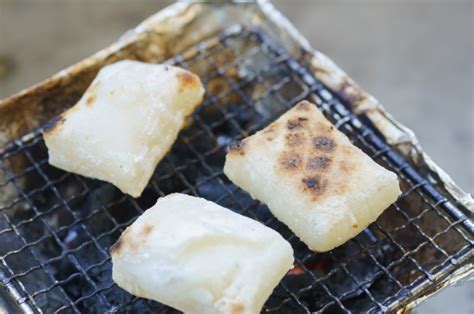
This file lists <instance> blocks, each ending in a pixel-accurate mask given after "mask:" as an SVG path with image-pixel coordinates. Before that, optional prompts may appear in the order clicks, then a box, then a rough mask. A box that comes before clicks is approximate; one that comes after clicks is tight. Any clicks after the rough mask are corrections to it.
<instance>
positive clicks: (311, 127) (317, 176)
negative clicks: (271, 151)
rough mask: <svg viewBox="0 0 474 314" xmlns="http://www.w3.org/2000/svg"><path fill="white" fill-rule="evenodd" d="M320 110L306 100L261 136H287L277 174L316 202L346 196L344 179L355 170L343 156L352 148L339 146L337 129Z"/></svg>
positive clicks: (279, 153) (277, 164)
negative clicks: (322, 198)
mask: <svg viewBox="0 0 474 314" xmlns="http://www.w3.org/2000/svg"><path fill="white" fill-rule="evenodd" d="M317 110H318V109H317V108H316V106H315V105H314V104H311V103H310V102H307V101H302V102H300V103H298V104H297V105H296V106H295V107H294V108H293V109H291V110H289V111H288V112H287V113H286V114H285V115H283V116H282V117H280V118H279V119H278V120H277V121H276V122H275V123H273V124H271V125H270V126H268V127H267V128H266V129H264V130H263V131H262V134H261V135H260V136H265V138H267V137H268V135H269V134H271V135H272V136H282V137H283V140H284V143H285V145H284V149H283V150H281V151H279V152H277V154H278V156H277V162H276V164H275V167H276V171H277V173H279V174H281V176H282V177H284V178H288V180H290V181H292V182H294V184H296V185H297V186H298V189H299V190H300V191H302V192H303V193H304V194H305V195H307V196H309V197H310V198H311V200H313V201H315V200H317V199H319V198H320V197H322V196H324V195H327V194H329V193H331V194H340V193H343V192H344V191H345V190H346V185H347V184H346V182H345V181H344V180H341V179H340V177H347V176H348V175H350V174H349V173H350V172H351V171H352V170H353V167H352V165H351V162H350V161H349V160H347V159H348V158H344V157H343V156H344V155H348V154H351V151H350V149H348V148H347V147H345V146H341V147H339V146H338V145H337V143H338V138H337V137H336V136H335V135H336V133H335V130H334V127H333V126H332V124H331V123H330V122H329V121H327V120H326V119H321V118H319V115H317ZM267 140H268V139H267ZM252 143H256V142H252ZM249 145H250V144H249ZM247 149H249V148H247ZM335 160H337V162H335Z"/></svg>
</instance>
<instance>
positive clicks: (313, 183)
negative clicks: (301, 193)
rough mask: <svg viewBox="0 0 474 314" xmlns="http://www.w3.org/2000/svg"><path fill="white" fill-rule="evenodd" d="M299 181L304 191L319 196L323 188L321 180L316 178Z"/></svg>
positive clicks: (311, 177)
mask: <svg viewBox="0 0 474 314" xmlns="http://www.w3.org/2000/svg"><path fill="white" fill-rule="evenodd" d="M301 181H302V182H303V184H304V186H305V190H308V191H310V192H313V193H318V194H319V193H320V192H321V191H322V190H323V188H324V185H323V183H322V182H321V178H320V177H318V176H310V177H305V178H303V180H301Z"/></svg>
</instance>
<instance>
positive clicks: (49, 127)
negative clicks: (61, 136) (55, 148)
mask: <svg viewBox="0 0 474 314" xmlns="http://www.w3.org/2000/svg"><path fill="white" fill-rule="evenodd" d="M65 121H66V118H65V117H64V114H59V115H57V116H55V117H53V118H52V119H51V120H49V121H48V123H46V125H45V126H44V128H43V133H44V134H51V133H55V132H56V131H58V130H59V128H60V127H61V126H62V125H63V124H64V122H65Z"/></svg>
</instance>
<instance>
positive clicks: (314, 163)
mask: <svg viewBox="0 0 474 314" xmlns="http://www.w3.org/2000/svg"><path fill="white" fill-rule="evenodd" d="M330 163H331V159H330V158H328V157H326V156H316V157H310V158H309V159H308V161H307V162H306V169H308V170H321V169H326V168H328V167H329V165H330Z"/></svg>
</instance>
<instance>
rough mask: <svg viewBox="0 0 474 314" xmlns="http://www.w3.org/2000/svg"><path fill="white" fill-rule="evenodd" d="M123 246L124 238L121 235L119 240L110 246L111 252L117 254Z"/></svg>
mask: <svg viewBox="0 0 474 314" xmlns="http://www.w3.org/2000/svg"><path fill="white" fill-rule="evenodd" d="M122 247H123V240H122V237H120V238H119V239H118V240H117V242H115V244H114V245H112V246H111V247H110V250H109V252H110V254H115V253H120V251H121V249H122Z"/></svg>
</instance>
